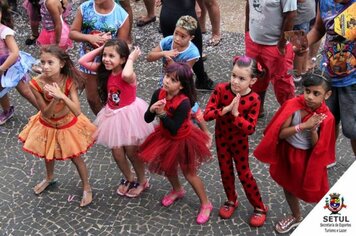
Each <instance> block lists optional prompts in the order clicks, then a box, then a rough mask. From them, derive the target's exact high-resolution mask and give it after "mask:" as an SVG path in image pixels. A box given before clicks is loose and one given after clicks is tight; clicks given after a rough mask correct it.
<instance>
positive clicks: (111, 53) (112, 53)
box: [102, 46, 126, 73]
mask: <svg viewBox="0 0 356 236" xmlns="http://www.w3.org/2000/svg"><path fill="white" fill-rule="evenodd" d="M102 61H103V64H104V66H105V69H107V70H111V71H112V72H114V73H115V72H119V71H121V70H122V64H124V63H125V61H126V58H123V57H121V56H120V54H119V53H117V51H116V46H109V47H104V50H103V56H102Z"/></svg>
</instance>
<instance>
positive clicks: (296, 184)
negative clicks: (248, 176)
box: [269, 141, 329, 202]
mask: <svg viewBox="0 0 356 236" xmlns="http://www.w3.org/2000/svg"><path fill="white" fill-rule="evenodd" d="M279 151H280V153H283V155H280V160H278V161H277V162H276V164H271V166H270V170H269V171H270V174H271V177H272V179H274V180H275V181H276V182H277V183H278V184H279V185H281V186H282V187H283V188H284V189H286V190H287V191H288V192H290V193H292V194H293V195H294V196H296V197H298V198H300V199H302V200H303V201H305V202H319V201H320V200H321V199H322V198H323V196H324V195H325V194H326V193H327V192H328V190H329V184H328V176H327V170H326V168H325V167H324V168H321V169H320V170H315V174H318V175H319V174H320V175H322V176H323V178H322V181H321V182H320V183H319V184H318V185H319V186H320V188H319V189H318V190H316V191H310V190H307V189H305V188H304V187H303V182H304V176H305V173H306V168H307V164H308V161H309V158H310V154H311V149H309V150H302V149H298V148H295V147H293V146H292V145H290V144H289V143H288V142H287V141H281V145H280V150H279Z"/></svg>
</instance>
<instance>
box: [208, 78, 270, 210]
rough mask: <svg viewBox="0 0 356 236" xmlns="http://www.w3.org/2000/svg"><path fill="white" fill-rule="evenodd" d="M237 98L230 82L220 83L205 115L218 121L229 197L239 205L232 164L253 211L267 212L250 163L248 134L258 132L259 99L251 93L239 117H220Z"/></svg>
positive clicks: (218, 140)
mask: <svg viewBox="0 0 356 236" xmlns="http://www.w3.org/2000/svg"><path fill="white" fill-rule="evenodd" d="M234 97H236V94H234V93H233V92H232V90H231V84H230V83H220V84H218V85H217V86H216V88H215V90H214V92H213V93H212V95H211V97H210V99H209V102H208V104H207V106H206V109H205V112H204V119H205V120H206V121H210V120H216V124H215V141H216V149H217V154H218V159H219V166H220V172H221V180H222V182H223V185H224V189H225V193H226V195H227V198H228V200H229V201H231V202H236V200H237V193H236V191H235V175H234V171H233V169H234V167H233V163H235V167H236V170H237V174H238V177H239V179H240V181H241V184H242V186H243V188H244V190H245V193H246V196H247V198H248V200H249V201H250V203H251V204H252V205H253V206H254V208H259V209H265V206H264V204H263V202H262V198H261V194H260V192H259V190H258V187H257V184H256V181H255V179H254V178H253V175H252V173H251V170H250V167H249V162H248V156H249V155H248V151H249V147H248V135H251V134H253V133H254V132H255V127H256V123H257V116H258V112H259V109H260V98H259V96H258V95H257V94H256V93H254V92H250V93H249V94H247V95H244V96H241V98H240V104H239V108H238V111H239V113H240V114H239V115H238V116H237V117H234V116H233V115H232V114H231V112H229V113H227V114H225V115H223V116H221V115H220V114H221V112H222V109H223V107H225V106H228V105H230V104H231V102H232V100H233V99H234Z"/></svg>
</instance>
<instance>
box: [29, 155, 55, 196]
mask: <svg viewBox="0 0 356 236" xmlns="http://www.w3.org/2000/svg"><path fill="white" fill-rule="evenodd" d="M45 166H46V178H45V179H44V180H42V181H41V182H39V183H38V184H37V185H36V186H35V187H34V188H33V191H34V192H35V194H40V193H42V192H43V191H44V190H45V189H46V188H47V187H48V186H49V185H50V184H51V181H52V180H53V177H54V160H52V161H46V160H45Z"/></svg>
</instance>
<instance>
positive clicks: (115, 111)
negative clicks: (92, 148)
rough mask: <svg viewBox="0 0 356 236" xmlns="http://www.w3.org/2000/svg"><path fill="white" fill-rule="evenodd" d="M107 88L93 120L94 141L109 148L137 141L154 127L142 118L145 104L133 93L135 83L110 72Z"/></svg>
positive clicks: (136, 142)
mask: <svg viewBox="0 0 356 236" xmlns="http://www.w3.org/2000/svg"><path fill="white" fill-rule="evenodd" d="M107 90H108V102H107V104H106V106H105V107H104V108H103V109H101V111H100V112H99V113H98V116H97V118H96V120H95V121H94V124H96V125H97V126H98V129H97V131H96V133H95V135H94V136H95V138H96V141H97V143H99V144H102V145H104V146H107V147H109V148H118V147H122V146H131V145H135V146H137V145H140V144H141V143H142V142H143V141H144V140H145V138H146V137H147V136H148V135H149V134H150V133H152V132H153V130H154V127H153V125H152V124H147V123H146V122H145V121H144V114H145V112H146V110H147V107H148V104H147V103H146V102H145V101H143V100H142V99H140V98H138V97H136V84H129V83H127V82H125V81H124V80H123V79H122V77H121V74H118V75H113V74H111V75H110V76H109V80H108V84H107Z"/></svg>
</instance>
